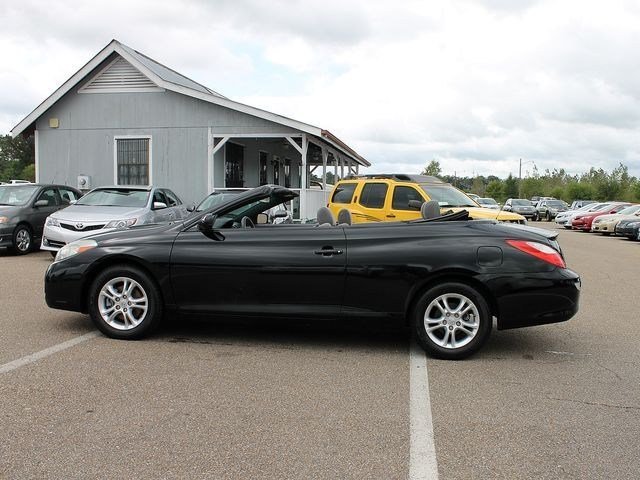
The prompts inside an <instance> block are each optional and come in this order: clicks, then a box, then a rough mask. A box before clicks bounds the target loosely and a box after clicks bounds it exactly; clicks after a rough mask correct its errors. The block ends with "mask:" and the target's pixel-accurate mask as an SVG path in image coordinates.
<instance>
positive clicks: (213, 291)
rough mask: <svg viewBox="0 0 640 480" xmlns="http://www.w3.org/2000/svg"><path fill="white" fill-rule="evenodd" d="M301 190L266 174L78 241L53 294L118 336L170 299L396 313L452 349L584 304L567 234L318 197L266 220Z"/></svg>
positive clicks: (54, 277) (258, 309)
mask: <svg viewBox="0 0 640 480" xmlns="http://www.w3.org/2000/svg"><path fill="white" fill-rule="evenodd" d="M297 195H298V194H297V193H295V192H293V191H291V190H289V189H287V188H284V187H280V186H275V185H263V186H261V187H257V188H255V189H252V190H249V191H247V192H245V193H242V194H240V195H238V196H237V198H236V199H234V200H232V201H230V202H225V203H222V204H219V205H217V206H215V207H213V208H212V209H210V210H206V211H203V212H200V214H199V215H196V216H194V217H191V218H189V219H187V220H186V221H184V222H174V223H171V224H165V225H159V226H140V227H139V226H134V227H132V228H130V229H128V230H124V231H117V232H111V233H104V234H99V235H95V236H93V237H91V238H87V239H81V240H78V241H75V242H73V243H70V244H68V245H66V246H65V247H63V248H62V249H61V250H60V251H59V252H58V254H57V256H56V259H55V261H54V263H52V264H51V265H50V266H49V268H48V270H47V272H46V275H45V297H46V302H47V304H48V305H49V306H50V307H52V308H58V309H63V310H72V311H79V312H88V313H89V315H90V316H91V319H92V320H93V322H94V323H95V324H96V326H97V327H98V328H99V329H100V330H101V331H102V332H103V333H104V334H105V335H107V336H110V337H113V338H120V339H134V338H141V337H144V336H145V335H148V334H149V333H150V332H151V331H152V330H153V329H154V328H155V327H157V325H158V324H159V322H160V320H161V318H162V317H163V315H164V312H165V311H172V312H177V313H180V314H193V313H195V314H222V315H249V316H256V315H258V316H260V317H262V316H288V317H294V318H300V317H301V316H304V317H324V318H326V317H327V316H330V317H340V316H345V317H349V316H356V317H393V318H397V319H399V320H402V319H404V320H405V321H406V322H408V323H409V324H410V325H411V326H412V328H413V329H414V331H415V333H416V336H417V339H418V342H419V343H420V344H421V346H422V347H423V348H424V349H425V350H426V351H427V352H429V353H430V354H432V355H434V356H437V357H441V358H447V359H459V358H464V357H467V356H469V355H471V354H472V353H474V352H475V351H477V350H478V349H479V348H480V347H481V346H482V345H483V344H484V343H485V342H486V340H487V338H488V337H489V335H490V331H491V328H492V323H493V317H496V318H497V325H498V328H499V329H507V328H518V327H525V326H531V325H540V324H546V323H554V322H562V321H565V320H568V319H569V318H571V317H572V316H573V315H574V314H575V313H576V312H577V310H578V298H579V290H580V278H579V276H578V275H577V274H576V273H574V272H573V271H571V270H569V269H567V268H566V265H565V261H564V258H563V256H562V252H561V250H560V247H559V245H558V243H557V241H556V237H557V233H554V232H549V231H547V230H543V229H535V228H529V227H526V226H523V225H514V224H507V223H500V222H470V221H467V219H468V213H467V212H464V211H461V212H458V213H454V214H449V215H446V216H439V217H436V218H431V219H429V220H424V219H418V220H415V221H406V222H381V223H364V224H354V225H349V224H348V223H342V224H339V225H336V224H335V221H334V219H333V215H332V214H331V212H330V210H329V209H327V208H325V207H322V208H321V209H320V211H319V212H318V218H319V219H320V220H321V221H322V222H324V223H326V226H325V228H318V226H317V225H310V224H292V225H269V224H261V221H260V218H261V215H262V214H263V212H265V211H266V210H268V209H270V208H272V207H273V206H275V205H278V204H281V203H283V202H287V201H290V200H291V199H293V198H294V197H296V196H297ZM435 207H436V208H437V205H435ZM425 210H429V209H425ZM345 211H346V210H345ZM451 245H455V248H451ZM346 252H348V255H346V254H345V253H346ZM453 272H455V273H453ZM292 284H294V285H299V286H302V288H300V289H298V290H297V291H296V294H295V295H292V294H291V290H290V289H288V288H283V286H286V285H292Z"/></svg>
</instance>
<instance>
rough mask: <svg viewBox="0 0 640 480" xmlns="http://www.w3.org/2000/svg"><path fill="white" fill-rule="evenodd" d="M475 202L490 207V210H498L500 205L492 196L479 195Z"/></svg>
mask: <svg viewBox="0 0 640 480" xmlns="http://www.w3.org/2000/svg"><path fill="white" fill-rule="evenodd" d="M476 202H477V203H478V204H479V205H480V206H481V207H482V208H490V209H491V210H500V205H498V202H496V201H495V200H494V199H493V198H489V197H481V198H478V199H477V200H476Z"/></svg>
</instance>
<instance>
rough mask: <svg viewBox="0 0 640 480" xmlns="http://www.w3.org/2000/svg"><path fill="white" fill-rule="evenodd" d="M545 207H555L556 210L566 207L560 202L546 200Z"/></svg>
mask: <svg viewBox="0 0 640 480" xmlns="http://www.w3.org/2000/svg"><path fill="white" fill-rule="evenodd" d="M547 205H548V206H550V207H556V208H560V207H566V206H567V204H566V203H564V202H563V201H562V200H547Z"/></svg>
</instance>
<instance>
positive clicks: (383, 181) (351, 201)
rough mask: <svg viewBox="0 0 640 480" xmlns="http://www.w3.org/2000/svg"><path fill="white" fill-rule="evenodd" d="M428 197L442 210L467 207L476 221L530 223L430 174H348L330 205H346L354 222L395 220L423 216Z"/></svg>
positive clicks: (335, 211) (336, 208) (336, 209)
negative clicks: (487, 204) (422, 210)
mask: <svg viewBox="0 0 640 480" xmlns="http://www.w3.org/2000/svg"><path fill="white" fill-rule="evenodd" d="M428 200H436V201H437V202H438V203H439V204H440V211H441V212H442V213H445V212H446V211H449V210H453V211H454V212H457V211H460V210H462V209H464V210H467V211H468V212H469V216H470V217H471V218H472V219H475V220H477V219H494V220H500V221H502V222H513V223H521V224H525V223H526V220H525V218H524V217H523V216H522V215H518V214H516V213H511V212H506V211H504V210H491V209H488V208H482V207H480V206H479V205H478V204H477V203H476V202H474V201H473V200H471V199H470V198H469V197H468V196H467V194H466V193H463V192H461V191H460V190H458V189H457V188H455V187H454V186H453V185H451V184H449V183H445V182H443V181H442V180H440V179H439V178H436V177H430V176H426V175H405V174H392V175H383V174H377V175H362V176H358V177H347V178H346V179H344V180H341V181H340V182H338V183H337V184H336V186H335V187H334V189H333V192H332V193H331V199H330V200H329V205H328V207H329V209H330V210H331V211H332V212H333V214H334V215H335V216H337V215H338V212H339V211H340V210H342V209H343V208H346V209H347V210H349V211H350V212H351V218H352V221H353V222H354V223H361V222H395V221H400V220H413V219H415V218H420V205H421V204H422V203H423V202H426V201H428Z"/></svg>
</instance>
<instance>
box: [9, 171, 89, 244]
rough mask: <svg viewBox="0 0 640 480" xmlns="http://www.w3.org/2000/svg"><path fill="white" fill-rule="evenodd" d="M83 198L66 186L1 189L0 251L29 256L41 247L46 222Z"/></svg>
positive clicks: (40, 185) (22, 186) (49, 185)
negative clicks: (38, 246) (36, 247)
mask: <svg viewBox="0 0 640 480" xmlns="http://www.w3.org/2000/svg"><path fill="white" fill-rule="evenodd" d="M81 196H82V194H81V193H80V192H79V191H78V190H76V189H75V188H72V187H67V186H65V185H51V184H36V183H29V184H12V185H1V186H0V247H9V248H10V249H11V250H12V251H14V252H15V253H17V254H19V255H24V254H25V253H29V252H30V251H31V250H33V249H34V247H35V246H36V245H38V244H39V243H40V238H41V237H42V230H43V228H44V224H45V220H46V218H47V217H48V216H49V215H51V214H52V213H54V212H56V211H58V210H60V209H61V208H64V207H66V206H68V205H69V203H70V202H72V201H74V200H77V199H78V198H80V197H81Z"/></svg>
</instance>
